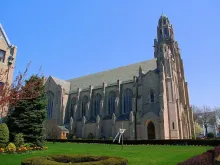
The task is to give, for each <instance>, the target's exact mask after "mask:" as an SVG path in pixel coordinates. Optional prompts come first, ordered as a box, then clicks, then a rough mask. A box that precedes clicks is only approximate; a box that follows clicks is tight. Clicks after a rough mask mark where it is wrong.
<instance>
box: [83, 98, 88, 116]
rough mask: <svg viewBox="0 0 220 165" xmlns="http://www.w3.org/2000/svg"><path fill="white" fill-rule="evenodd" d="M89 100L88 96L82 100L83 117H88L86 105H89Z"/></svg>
mask: <svg viewBox="0 0 220 165" xmlns="http://www.w3.org/2000/svg"><path fill="white" fill-rule="evenodd" d="M88 101H89V99H88V97H87V96H84V97H83V99H82V117H83V116H86V104H87V103H88Z"/></svg>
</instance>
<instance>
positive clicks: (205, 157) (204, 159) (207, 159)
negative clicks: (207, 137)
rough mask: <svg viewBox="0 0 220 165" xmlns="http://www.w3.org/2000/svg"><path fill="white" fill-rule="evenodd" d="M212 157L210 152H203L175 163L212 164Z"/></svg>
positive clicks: (188, 164) (183, 164)
mask: <svg viewBox="0 0 220 165" xmlns="http://www.w3.org/2000/svg"><path fill="white" fill-rule="evenodd" d="M212 164H213V157H212V153H211V152H205V153H203V154H201V155H198V156H195V157H193V158H191V159H188V160H186V161H184V162H182V163H178V164H177V165H212Z"/></svg>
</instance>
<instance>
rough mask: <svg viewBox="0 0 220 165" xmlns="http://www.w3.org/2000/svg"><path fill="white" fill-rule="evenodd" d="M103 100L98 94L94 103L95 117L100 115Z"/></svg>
mask: <svg viewBox="0 0 220 165" xmlns="http://www.w3.org/2000/svg"><path fill="white" fill-rule="evenodd" d="M101 99H102V96H101V95H100V94H96V96H95V99H94V103H93V115H94V116H97V115H100V103H101Z"/></svg>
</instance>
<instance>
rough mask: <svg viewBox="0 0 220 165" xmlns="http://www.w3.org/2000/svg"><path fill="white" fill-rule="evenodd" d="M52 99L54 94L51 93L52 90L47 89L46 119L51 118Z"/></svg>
mask: <svg viewBox="0 0 220 165" xmlns="http://www.w3.org/2000/svg"><path fill="white" fill-rule="evenodd" d="M53 101H54V94H53V92H51V91H48V92H47V117H48V119H51V118H52V114H53Z"/></svg>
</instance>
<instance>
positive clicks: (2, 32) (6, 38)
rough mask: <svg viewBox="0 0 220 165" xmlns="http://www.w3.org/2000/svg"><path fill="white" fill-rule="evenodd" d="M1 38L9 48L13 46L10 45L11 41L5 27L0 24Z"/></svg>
mask: <svg viewBox="0 0 220 165" xmlns="http://www.w3.org/2000/svg"><path fill="white" fill-rule="evenodd" d="M0 37H3V38H4V40H5V42H6V44H7V45H8V47H9V46H11V43H10V41H9V39H8V36H7V35H6V33H5V30H4V28H3V26H2V24H0Z"/></svg>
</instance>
